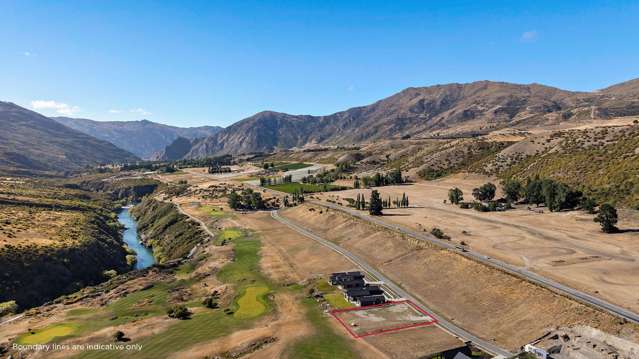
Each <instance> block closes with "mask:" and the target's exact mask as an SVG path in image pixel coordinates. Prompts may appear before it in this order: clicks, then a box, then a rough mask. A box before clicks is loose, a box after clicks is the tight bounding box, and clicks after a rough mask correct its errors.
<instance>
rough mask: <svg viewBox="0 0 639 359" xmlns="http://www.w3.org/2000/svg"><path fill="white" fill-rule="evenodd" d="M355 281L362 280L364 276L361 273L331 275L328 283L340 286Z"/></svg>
mask: <svg viewBox="0 0 639 359" xmlns="http://www.w3.org/2000/svg"><path fill="white" fill-rule="evenodd" d="M357 279H361V280H364V275H363V274H362V273H361V272H337V273H333V274H331V276H330V278H329V280H328V281H329V282H330V283H331V284H332V285H341V284H342V283H344V282H351V281H354V280H357Z"/></svg>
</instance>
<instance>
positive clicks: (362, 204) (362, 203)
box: [354, 193, 366, 210]
mask: <svg viewBox="0 0 639 359" xmlns="http://www.w3.org/2000/svg"><path fill="white" fill-rule="evenodd" d="M354 206H355V209H359V210H364V209H366V198H365V197H364V195H363V194H359V193H358V194H357V199H356V200H355V203H354Z"/></svg>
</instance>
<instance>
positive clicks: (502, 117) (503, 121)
mask: <svg viewBox="0 0 639 359" xmlns="http://www.w3.org/2000/svg"><path fill="white" fill-rule="evenodd" d="M638 114H639V79H636V80H632V81H628V82H624V83H621V84H618V85H614V86H611V87H609V88H606V89H603V90H600V91H596V92H574V91H566V90H561V89H558V88H554V87H549V86H544V85H539V84H530V85H519V84H511V83H504V82H492V81H479V82H473V83H468V84H447V85H436V86H430V87H415V88H408V89H405V90H403V91H401V92H399V93H397V94H395V95H392V96H390V97H388V98H385V99H383V100H380V101H377V102H375V103H373V104H371V105H368V106H362V107H354V108H351V109H348V110H346V111H342V112H337V113H334V114H332V115H328V116H309V115H290V114H286V113H279V112H272V111H264V112H260V113H258V114H256V115H253V116H251V117H249V118H246V119H244V120H241V121H239V122H237V123H235V124H233V125H231V126H229V127H227V128H225V129H223V130H221V131H219V132H218V133H216V134H214V135H211V136H208V137H206V138H202V139H196V140H194V141H193V143H192V148H191V149H190V151H189V152H188V153H187V154H186V155H185V156H184V157H185V158H197V157H206V156H213V155H222V154H238V153H247V152H270V151H274V150H278V149H286V148H292V147H302V146H309V145H314V144H322V145H352V144H361V143H368V142H371V141H375V140H379V139H388V138H396V137H401V136H412V137H433V136H435V137H436V136H460V135H468V134H485V133H488V132H491V131H494V130H498V129H503V128H517V129H530V128H533V127H537V126H546V125H555V124H559V123H564V122H577V121H581V120H590V119H608V118H613V117H620V116H630V115H638Z"/></svg>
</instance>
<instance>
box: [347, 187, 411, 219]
mask: <svg viewBox="0 0 639 359" xmlns="http://www.w3.org/2000/svg"><path fill="white" fill-rule="evenodd" d="M351 201H352V199H351ZM378 201H379V203H378ZM351 204H352V206H353V207H355V209H359V210H365V209H366V208H367V205H368V209H369V210H370V209H371V207H378V206H379V208H380V211H379V214H376V215H381V214H382V213H381V210H382V209H384V208H391V207H392V206H395V208H406V207H408V205H409V201H408V196H407V195H406V193H403V194H402V198H399V197H397V198H396V199H394V200H391V198H390V196H388V198H387V199H382V198H381V195H380V194H379V192H378V191H376V190H374V191H373V192H371V197H370V200H369V201H368V203H367V202H366V198H365V196H364V195H363V194H359V193H358V194H357V197H356V199H355V201H352V202H351ZM375 213H377V211H375ZM371 214H373V213H371Z"/></svg>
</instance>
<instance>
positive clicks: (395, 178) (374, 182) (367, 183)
mask: <svg viewBox="0 0 639 359" xmlns="http://www.w3.org/2000/svg"><path fill="white" fill-rule="evenodd" d="M407 181H408V178H404V177H403V176H402V170H401V169H399V168H396V169H394V170H392V171H390V172H388V173H385V174H384V173H379V172H377V173H375V174H374V175H373V176H364V177H362V178H361V179H360V178H358V177H355V180H354V181H353V187H354V188H360V187H362V186H363V187H366V188H368V187H381V186H390V185H395V184H402V183H406V182H407Z"/></svg>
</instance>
